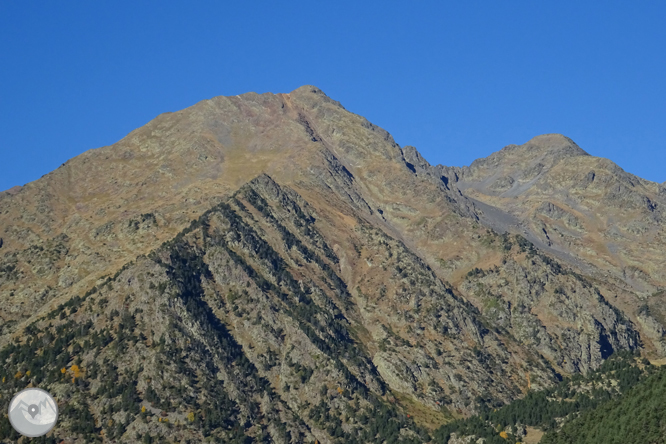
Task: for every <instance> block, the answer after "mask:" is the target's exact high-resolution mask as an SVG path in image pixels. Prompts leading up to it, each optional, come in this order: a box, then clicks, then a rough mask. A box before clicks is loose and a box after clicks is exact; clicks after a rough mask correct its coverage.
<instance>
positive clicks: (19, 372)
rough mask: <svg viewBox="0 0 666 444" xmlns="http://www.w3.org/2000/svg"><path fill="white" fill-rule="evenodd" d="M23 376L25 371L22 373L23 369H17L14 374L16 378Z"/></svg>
mask: <svg viewBox="0 0 666 444" xmlns="http://www.w3.org/2000/svg"><path fill="white" fill-rule="evenodd" d="M22 377H23V373H21V370H19V371H17V372H16V374H15V375H14V378H15V379H21V378H22Z"/></svg>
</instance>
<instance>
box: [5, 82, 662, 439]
mask: <svg viewBox="0 0 666 444" xmlns="http://www.w3.org/2000/svg"><path fill="white" fill-rule="evenodd" d="M664 206H666V193H663V186H660V185H659V184H655V183H652V182H648V181H645V180H643V179H640V178H637V177H635V176H632V175H629V174H627V173H625V172H624V171H622V170H621V169H620V168H619V167H617V166H616V165H614V164H613V163H612V162H610V161H608V160H606V159H600V158H596V157H592V156H589V155H587V153H585V152H584V151H583V150H582V149H580V148H579V147H578V146H577V145H576V144H575V143H574V142H572V141H571V140H570V139H568V138H566V137H564V136H561V135H544V136H538V137H536V138H534V139H532V140H530V141H529V142H527V143H525V144H524V145H520V146H516V145H510V146H508V147H506V148H504V149H502V150H501V151H499V152H497V153H495V154H493V155H491V156H489V157H488V158H486V159H480V160H478V161H475V162H474V163H472V165H470V166H469V167H462V168H461V167H446V166H441V165H438V166H431V165H430V164H429V163H428V162H427V161H426V160H425V159H424V158H423V157H422V156H421V155H420V154H419V153H418V151H417V149H416V148H414V147H405V148H404V149H403V148H401V147H400V146H398V144H396V143H395V141H394V140H393V138H392V137H391V135H390V134H389V133H388V132H387V131H385V130H383V129H381V128H379V127H377V126H375V125H373V124H372V123H370V122H369V121H368V120H366V119H365V118H363V117H361V116H358V115H356V114H353V113H351V112H349V111H347V110H345V108H344V107H342V105H340V104H339V103H338V102H336V101H334V100H332V99H330V98H329V97H328V96H326V95H325V94H324V93H323V92H322V91H321V90H319V89H318V88H316V87H313V86H304V87H301V88H298V89H297V90H294V91H292V92H291V93H289V94H269V93H266V94H255V93H248V94H243V95H240V96H233V97H215V98H213V99H210V100H204V101H202V102H199V103H197V104H196V105H194V106H192V107H190V108H187V109H185V110H182V111H178V112H175V113H168V114H162V115H160V116H158V117H157V118H155V119H154V120H153V121H151V122H149V123H148V124H147V125H145V126H144V127H141V128H139V129H137V130H135V131H133V132H131V133H130V134H129V135H128V136H127V137H125V138H124V139H122V140H121V141H119V142H117V143H116V144H114V145H111V146H108V147H103V148H99V149H95V150H91V151H88V152H86V153H83V154H82V155H80V156H77V157H76V158H74V159H71V160H70V161H68V162H66V163H65V164H64V165H63V166H62V167H60V168H58V169H57V170H55V171H53V172H51V173H49V174H47V175H46V176H44V177H43V178H42V179H40V180H38V181H35V182H32V183H30V184H27V185H26V186H24V187H21V188H20V189H14V190H12V191H11V192H5V193H2V194H0V209H2V211H0V237H1V238H2V242H1V243H0V248H1V249H0V252H1V253H2V258H1V260H0V301H1V302H2V303H1V304H0V319H1V320H2V321H1V323H0V356H1V357H2V359H3V364H4V365H3V367H2V370H1V372H2V374H1V375H0V376H2V377H3V381H9V382H8V383H7V384H5V385H3V386H2V389H1V390H2V399H10V398H11V396H9V395H10V392H12V391H13V390H15V389H17V388H19V387H22V386H25V385H27V384H41V385H42V386H44V387H47V389H49V390H50V391H51V393H55V394H57V395H58V396H59V397H60V398H59V399H62V400H63V403H64V406H63V408H62V409H61V410H62V420H61V422H60V423H59V428H58V429H57V431H56V432H55V433H56V434H58V435H57V436H58V437H66V436H67V437H71V436H77V437H78V439H79V442H92V441H94V440H103V441H108V442H110V441H114V440H115V441H132V440H140V439H143V440H144V441H145V440H148V441H150V440H152V439H153V437H167V436H168V437H169V439H172V440H176V441H179V442H202V441H203V440H204V439H209V440H212V441H224V442H253V440H254V441H255V442H264V441H266V442H270V441H273V442H284V443H288V442H317V441H318V442H321V443H333V442H340V443H342V442H345V443H355V442H358V443H361V442H384V441H388V442H398V441H401V442H414V443H416V442H427V440H428V436H429V435H428V434H429V433H430V432H431V431H432V430H433V429H435V428H437V427H439V426H440V425H442V424H444V423H446V422H448V421H451V420H452V419H453V418H456V417H461V416H468V415H470V414H473V413H474V412H477V411H479V410H480V409H487V408H490V407H492V408H496V407H499V406H501V405H504V404H507V403H510V402H511V401H514V400H516V399H519V398H521V397H523V396H524V395H525V394H526V393H528V391H529V390H540V389H543V388H546V387H551V386H553V384H555V383H556V382H557V381H558V380H559V379H560V378H562V376H566V375H571V374H578V373H582V374H589V373H590V372H593V371H595V370H596V369H598V368H599V367H600V366H601V365H602V363H603V362H604V361H605V360H606V359H607V358H608V357H609V356H611V354H613V353H615V352H617V351H622V350H624V351H640V352H641V353H643V354H644V355H646V356H650V357H655V358H656V357H662V356H664V355H666V347H665V346H664V339H663V336H664V327H663V326H664V319H665V318H664V315H665V314H666V311H664V310H665V309H666V305H665V304H664V292H663V289H664V288H666V275H664V273H665V272H664V270H663V267H662V266H661V265H663V263H664V255H663V251H664V242H665V240H666V239H665V237H664V219H663V208H664ZM28 371H29V372H30V373H28ZM1 430H4V429H2V427H0V431H1ZM3 433H4V432H3ZM146 435H147V436H148V437H147V438H146Z"/></svg>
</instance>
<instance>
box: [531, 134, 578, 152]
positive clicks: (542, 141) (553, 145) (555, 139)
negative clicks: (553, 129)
mask: <svg viewBox="0 0 666 444" xmlns="http://www.w3.org/2000/svg"><path fill="white" fill-rule="evenodd" d="M521 146H523V147H526V148H529V149H531V150H534V149H536V150H538V151H540V152H543V153H549V154H551V155H557V156H558V157H574V156H589V154H588V153H587V152H586V151H585V150H583V149H582V148H581V147H579V146H578V145H577V144H576V142H574V141H573V140H571V139H570V138H568V137H566V136H564V135H562V134H557V133H553V134H542V135H540V136H536V137H533V138H532V139H530V140H528V141H527V142H526V143H525V144H524V145H521Z"/></svg>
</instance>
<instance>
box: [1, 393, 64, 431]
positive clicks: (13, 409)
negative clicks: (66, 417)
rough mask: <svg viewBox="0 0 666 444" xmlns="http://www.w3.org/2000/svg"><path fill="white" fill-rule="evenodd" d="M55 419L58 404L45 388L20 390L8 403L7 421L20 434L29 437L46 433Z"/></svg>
mask: <svg viewBox="0 0 666 444" xmlns="http://www.w3.org/2000/svg"><path fill="white" fill-rule="evenodd" d="M57 421H58V404H56V402H55V399H53V397H52V396H51V395H50V394H49V392H47V391H45V390H42V389H38V388H28V389H25V390H22V391H20V392H19V393H17V394H16V396H14V398H13V399H12V402H10V403H9V422H11V424H12V427H14V429H15V430H16V431H17V432H19V433H20V434H21V435H25V436H28V437H31V438H35V437H38V436H42V435H46V434H47V433H48V432H49V430H51V429H52V428H53V426H55V424H56V422H57Z"/></svg>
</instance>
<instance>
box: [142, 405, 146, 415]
mask: <svg viewBox="0 0 666 444" xmlns="http://www.w3.org/2000/svg"><path fill="white" fill-rule="evenodd" d="M141 413H146V406H145V405H142V406H141Z"/></svg>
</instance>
